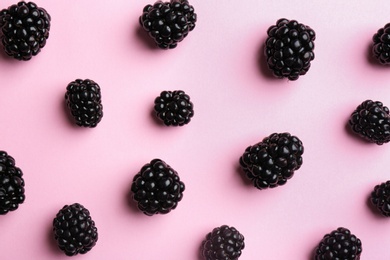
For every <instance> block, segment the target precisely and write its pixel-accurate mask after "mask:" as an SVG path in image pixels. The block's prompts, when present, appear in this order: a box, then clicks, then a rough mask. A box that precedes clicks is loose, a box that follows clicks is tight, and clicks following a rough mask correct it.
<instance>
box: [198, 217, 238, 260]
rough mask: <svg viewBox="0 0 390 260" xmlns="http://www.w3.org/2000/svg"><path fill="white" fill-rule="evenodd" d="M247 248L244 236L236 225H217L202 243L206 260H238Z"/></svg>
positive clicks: (202, 250) (202, 251)
mask: <svg viewBox="0 0 390 260" xmlns="http://www.w3.org/2000/svg"><path fill="white" fill-rule="evenodd" d="M244 248H245V243H244V236H243V235H242V234H241V233H240V232H238V230H237V229H236V228H234V227H229V226H226V225H223V226H220V227H216V228H214V229H213V231H212V232H210V233H208V234H207V236H206V239H205V240H204V241H203V243H202V248H201V253H202V256H203V257H204V259H205V260H236V259H238V258H239V257H240V256H241V251H242V250H243V249H244Z"/></svg>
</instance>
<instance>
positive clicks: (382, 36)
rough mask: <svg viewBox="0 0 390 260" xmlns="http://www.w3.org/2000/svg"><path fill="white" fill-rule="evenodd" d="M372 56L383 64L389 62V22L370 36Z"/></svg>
mask: <svg viewBox="0 0 390 260" xmlns="http://www.w3.org/2000/svg"><path fill="white" fill-rule="evenodd" d="M372 40H373V42H374V45H373V47H372V52H373V54H374V57H375V58H377V59H378V61H379V62H380V63H381V64H383V65H389V64H390V23H388V24H386V25H385V26H384V27H383V28H380V29H379V30H378V31H377V32H376V33H375V34H374V36H373V37H372Z"/></svg>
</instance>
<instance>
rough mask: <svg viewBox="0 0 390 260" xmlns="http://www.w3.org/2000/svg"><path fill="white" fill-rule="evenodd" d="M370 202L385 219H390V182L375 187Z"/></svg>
mask: <svg viewBox="0 0 390 260" xmlns="http://www.w3.org/2000/svg"><path fill="white" fill-rule="evenodd" d="M371 202H372V204H374V206H375V207H376V208H377V209H378V210H379V211H380V212H381V213H382V215H383V216H385V217H390V181H386V182H384V183H381V184H379V185H376V186H375V188H374V190H373V191H372V193H371Z"/></svg>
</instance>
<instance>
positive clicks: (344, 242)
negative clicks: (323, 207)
mask: <svg viewBox="0 0 390 260" xmlns="http://www.w3.org/2000/svg"><path fill="white" fill-rule="evenodd" d="M361 253H362V243H361V241H360V239H359V238H357V237H356V236H355V235H353V234H351V232H350V231H349V230H348V229H346V228H342V227H339V228H338V229H337V230H334V231H332V232H331V233H330V234H326V235H325V236H324V238H323V239H322V240H321V242H320V243H319V245H318V246H317V248H316V251H315V259H316V260H328V259H334V260H338V259H339V260H359V259H360V254H361Z"/></svg>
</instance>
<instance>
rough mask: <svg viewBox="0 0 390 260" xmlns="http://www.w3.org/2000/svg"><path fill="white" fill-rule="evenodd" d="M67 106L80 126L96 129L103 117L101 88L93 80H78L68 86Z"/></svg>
mask: <svg viewBox="0 0 390 260" xmlns="http://www.w3.org/2000/svg"><path fill="white" fill-rule="evenodd" d="M65 101H66V105H67V107H68V109H69V111H70V113H71V115H72V117H73V118H74V120H75V121H76V124H77V125H78V126H84V127H91V128H93V127H96V126H97V124H98V123H99V122H100V121H101V120H102V117H103V105H102V98H101V91H100V86H99V85H98V84H97V83H96V82H94V81H93V80H90V79H86V80H81V79H76V80H75V81H72V82H70V83H69V84H68V86H67V87H66V94H65Z"/></svg>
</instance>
